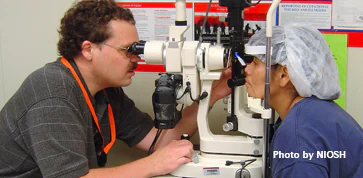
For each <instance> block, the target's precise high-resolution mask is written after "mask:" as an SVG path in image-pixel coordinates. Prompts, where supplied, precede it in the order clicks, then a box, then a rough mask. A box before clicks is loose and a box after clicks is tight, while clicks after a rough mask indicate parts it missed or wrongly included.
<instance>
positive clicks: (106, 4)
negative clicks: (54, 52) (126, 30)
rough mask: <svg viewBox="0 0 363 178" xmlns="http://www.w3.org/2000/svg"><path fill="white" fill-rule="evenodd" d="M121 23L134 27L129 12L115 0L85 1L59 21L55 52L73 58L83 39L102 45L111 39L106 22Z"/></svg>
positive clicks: (75, 5)
mask: <svg viewBox="0 0 363 178" xmlns="http://www.w3.org/2000/svg"><path fill="white" fill-rule="evenodd" d="M111 20H124V21H127V22H130V23H131V24H133V25H135V19H134V17H133V15H132V13H131V11H130V10H129V9H125V8H121V7H119V6H118V5H117V4H116V2H115V1H114V0H84V1H80V2H78V3H75V4H73V6H72V7H71V8H70V9H69V10H68V11H67V12H66V13H65V15H64V17H63V18H62V20H61V24H60V29H59V31H58V32H59V38H60V39H59V41H58V53H59V55H61V56H63V57H65V58H66V59H72V58H73V57H75V56H77V55H78V54H79V53H80V52H81V45H82V43H83V42H84V41H85V40H89V41H91V42H92V43H101V42H103V41H105V40H107V39H108V38H109V37H110V36H111V32H110V30H109V27H108V23H109V22H110V21H111Z"/></svg>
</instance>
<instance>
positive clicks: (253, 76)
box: [245, 57, 265, 98]
mask: <svg viewBox="0 0 363 178" xmlns="http://www.w3.org/2000/svg"><path fill="white" fill-rule="evenodd" d="M245 75H246V83H245V86H246V87H247V92H248V96H250V97H255V98H263V96H264V89H265V63H263V62H262V61H261V60H260V59H258V58H257V57H255V58H254V59H253V61H252V62H251V63H250V64H248V65H247V67H246V69H245Z"/></svg>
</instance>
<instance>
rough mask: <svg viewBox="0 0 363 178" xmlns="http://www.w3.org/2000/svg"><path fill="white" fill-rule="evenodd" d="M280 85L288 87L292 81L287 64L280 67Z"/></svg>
mask: <svg viewBox="0 0 363 178" xmlns="http://www.w3.org/2000/svg"><path fill="white" fill-rule="evenodd" d="M279 74H280V87H286V86H287V84H288V83H289V82H290V77H289V72H288V70H287V67H286V66H282V67H280V71H279Z"/></svg>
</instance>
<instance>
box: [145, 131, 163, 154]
mask: <svg viewBox="0 0 363 178" xmlns="http://www.w3.org/2000/svg"><path fill="white" fill-rule="evenodd" d="M161 131H163V129H158V131H157V132H156V135H155V138H154V140H153V142H152V144H151V146H150V148H149V151H148V155H151V153H153V149H154V146H155V144H156V142H157V141H158V139H159V136H160V134H161Z"/></svg>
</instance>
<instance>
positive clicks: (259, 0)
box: [245, 0, 261, 6]
mask: <svg viewBox="0 0 363 178" xmlns="http://www.w3.org/2000/svg"><path fill="white" fill-rule="evenodd" d="M245 2H246V4H248V5H249V6H255V5H257V4H260V2H261V0H258V2H256V3H255V4H253V3H250V2H248V0H245Z"/></svg>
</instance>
